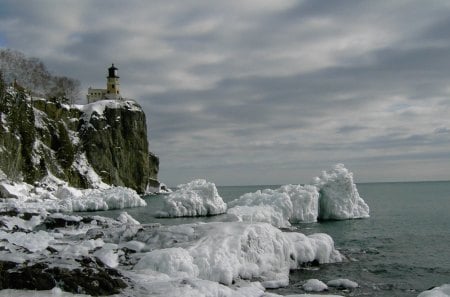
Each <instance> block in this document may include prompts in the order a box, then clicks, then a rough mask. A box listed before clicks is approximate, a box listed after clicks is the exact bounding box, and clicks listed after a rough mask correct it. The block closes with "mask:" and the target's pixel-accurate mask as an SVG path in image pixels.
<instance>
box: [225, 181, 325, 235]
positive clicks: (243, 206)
mask: <svg viewBox="0 0 450 297" xmlns="http://www.w3.org/2000/svg"><path fill="white" fill-rule="evenodd" d="M318 199H319V192H318V191H317V189H316V187H314V186H309V185H307V186H301V185H284V186H282V187H280V188H278V189H276V190H272V189H265V190H263V191H256V192H255V193H247V194H244V195H242V196H241V197H240V198H239V199H236V200H233V201H231V202H230V203H229V206H230V208H229V210H228V213H229V214H232V215H234V216H236V217H237V218H238V219H239V220H241V221H249V222H267V223H270V224H272V225H274V226H276V227H289V226H290V222H293V223H296V222H315V221H316V220H317V212H318Z"/></svg>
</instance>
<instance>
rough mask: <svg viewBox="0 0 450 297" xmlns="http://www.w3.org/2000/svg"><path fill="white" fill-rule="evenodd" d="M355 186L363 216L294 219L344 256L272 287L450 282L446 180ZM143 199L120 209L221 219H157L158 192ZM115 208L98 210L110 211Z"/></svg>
mask: <svg viewBox="0 0 450 297" xmlns="http://www.w3.org/2000/svg"><path fill="white" fill-rule="evenodd" d="M268 187H271V188H275V186H259V187H256V186H252V187H218V191H219V194H220V195H221V196H222V198H223V199H224V200H225V201H230V200H233V199H235V198H238V197H239V196H240V195H242V194H244V193H248V192H254V191H256V190H257V189H264V188H268ZM358 190H359V193H360V195H361V197H363V199H364V200H365V201H366V202H367V204H368V205H369V207H370V212H371V213H370V214H371V217H370V218H369V219H364V220H349V221H331V222H321V223H313V224H300V225H296V227H298V228H299V230H300V231H301V232H303V233H305V234H310V233H317V232H324V233H328V234H330V235H331V236H332V237H333V239H334V241H335V244H336V246H337V248H338V249H339V250H340V251H341V252H342V253H343V254H345V255H346V256H347V257H348V258H349V259H350V260H349V261H347V262H344V263H338V264H327V265H322V266H320V267H318V268H317V267H314V268H310V269H302V270H297V271H292V272H291V276H290V279H291V281H290V285H289V286H288V287H287V288H282V289H277V290H274V291H273V292H274V293H278V294H282V295H286V294H295V293H303V291H302V289H301V285H302V284H303V282H304V281H305V280H307V279H310V278H317V279H320V280H322V281H324V282H326V281H328V280H331V279H336V278H348V279H351V280H354V281H356V282H358V283H359V284H360V286H361V287H360V288H358V289H356V290H354V291H351V292H345V291H342V292H336V291H332V292H331V293H338V294H341V295H345V296H417V295H418V293H419V292H421V291H424V290H426V289H428V288H430V287H433V286H438V285H441V284H444V283H450V182H421V183H376V184H358ZM146 201H147V203H148V206H147V207H145V208H135V209H127V210H126V211H127V212H128V213H129V214H130V215H132V216H133V217H134V218H136V219H137V220H138V221H140V222H141V223H150V222H159V223H161V224H182V223H190V222H194V221H217V220H221V219H223V216H215V217H208V218H200V219H199V218H182V219H157V218H154V217H153V213H154V212H155V211H156V210H158V209H160V208H161V205H162V203H161V197H159V196H152V197H147V198H146ZM120 212H121V211H107V212H101V213H99V214H101V215H105V216H111V217H116V216H117V215H118V214H119V213H120ZM91 214H92V213H91Z"/></svg>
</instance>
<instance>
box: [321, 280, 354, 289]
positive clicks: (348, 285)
mask: <svg viewBox="0 0 450 297" xmlns="http://www.w3.org/2000/svg"><path fill="white" fill-rule="evenodd" d="M327 285H328V286H329V287H338V288H344V289H355V288H357V287H358V283H356V282H354V281H351V280H349V279H346V278H338V279H333V280H330V281H329V282H327Z"/></svg>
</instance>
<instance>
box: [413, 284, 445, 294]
mask: <svg viewBox="0 0 450 297" xmlns="http://www.w3.org/2000/svg"><path fill="white" fill-rule="evenodd" d="M449 296H450V284H446V285H442V286H440V287H435V288H433V289H431V290H427V291H424V292H422V293H420V294H419V295H418V296H417V297H449Z"/></svg>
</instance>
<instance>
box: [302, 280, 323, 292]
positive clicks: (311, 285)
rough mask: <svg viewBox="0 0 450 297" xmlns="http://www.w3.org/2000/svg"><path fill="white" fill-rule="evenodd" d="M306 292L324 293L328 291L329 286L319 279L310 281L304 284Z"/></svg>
mask: <svg viewBox="0 0 450 297" xmlns="http://www.w3.org/2000/svg"><path fill="white" fill-rule="evenodd" d="M303 290H305V291H306V292H322V291H325V290H328V286H327V285H326V284H324V283H323V282H322V281H320V280H318V279H309V280H307V281H306V283H304V284H303Z"/></svg>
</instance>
